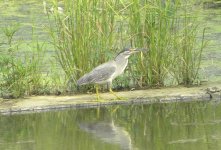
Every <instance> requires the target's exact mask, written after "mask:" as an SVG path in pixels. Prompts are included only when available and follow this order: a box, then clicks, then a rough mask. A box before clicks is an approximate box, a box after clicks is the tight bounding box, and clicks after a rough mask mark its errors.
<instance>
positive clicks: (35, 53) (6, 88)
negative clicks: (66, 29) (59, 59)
mask: <svg viewBox="0 0 221 150" xmlns="http://www.w3.org/2000/svg"><path fill="white" fill-rule="evenodd" d="M18 30H19V28H18V27H17V25H16V26H15V25H10V26H8V27H6V28H4V30H3V31H4V32H3V33H4V36H5V37H6V39H7V41H5V42H4V41H3V43H5V44H2V45H1V47H0V49H1V50H0V54H1V55H0V95H1V97H4V98H18V97H22V96H24V95H32V94H43V93H44V91H43V90H44V89H45V88H44V86H43V85H45V83H44V78H43V74H42V72H41V67H42V64H43V63H44V61H43V59H42V58H43V57H42V56H43V55H44V50H43V49H44V45H43V44H40V43H39V42H38V41H37V40H36V41H35V42H33V43H31V44H30V46H29V44H25V43H23V42H22V43H21V42H19V41H13V40H12V39H13V36H14V34H15V33H16V32H17V31H18ZM24 47H25V48H26V49H30V50H31V52H28V51H27V52H25V51H24V50H23V49H24Z"/></svg>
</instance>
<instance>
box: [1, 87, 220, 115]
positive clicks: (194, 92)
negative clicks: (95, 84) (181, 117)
mask: <svg viewBox="0 0 221 150" xmlns="http://www.w3.org/2000/svg"><path fill="white" fill-rule="evenodd" d="M220 89H221V83H210V84H208V83H207V84H204V85H201V86H197V87H189V88H187V87H180V86H179V87H169V88H162V89H148V90H135V91H124V92H117V95H118V96H120V97H122V98H123V100H115V96H113V95H111V94H110V93H101V94H100V96H101V97H102V98H103V99H104V100H100V101H97V100H96V95H95V94H84V95H73V96H30V97H26V98H23V99H16V100H15V99H14V100H3V99H0V114H14V113H29V112H39V111H49V110H59V109H66V108H91V107H100V106H108V105H131V104H147V103H166V102H177V101H181V102H182V101H193V100H211V99H218V100H220V98H221V92H220Z"/></svg>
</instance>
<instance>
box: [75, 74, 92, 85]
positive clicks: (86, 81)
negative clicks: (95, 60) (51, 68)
mask: <svg viewBox="0 0 221 150" xmlns="http://www.w3.org/2000/svg"><path fill="white" fill-rule="evenodd" d="M89 83H91V81H90V78H89V76H88V74H85V75H84V76H83V77H81V78H80V79H78V80H77V85H85V84H89Z"/></svg>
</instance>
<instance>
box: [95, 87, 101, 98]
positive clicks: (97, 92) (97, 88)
mask: <svg viewBox="0 0 221 150" xmlns="http://www.w3.org/2000/svg"><path fill="white" fill-rule="evenodd" d="M95 86H96V87H95V88H96V95H97V100H100V99H101V97H100V95H99V85H97V84H96V85H95Z"/></svg>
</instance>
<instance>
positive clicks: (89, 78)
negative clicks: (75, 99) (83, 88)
mask: <svg viewBox="0 0 221 150" xmlns="http://www.w3.org/2000/svg"><path fill="white" fill-rule="evenodd" d="M144 50H146V49H142V48H141V49H139V48H124V50H122V51H121V52H120V53H119V54H118V55H117V56H116V57H115V59H114V60H111V61H108V62H106V63H103V64H101V65H99V66H97V67H96V68H94V69H93V70H92V71H91V72H89V73H87V74H85V75H84V76H83V77H81V78H80V79H79V80H78V81H77V84H78V85H85V84H96V94H97V99H99V95H98V86H97V85H98V84H104V83H108V87H109V91H110V92H111V93H112V94H113V95H115V96H116V97H117V98H118V99H120V97H118V96H117V95H116V94H115V93H114V92H113V91H112V81H113V80H114V79H115V78H116V77H117V76H119V75H121V74H122V73H123V72H124V70H125V68H126V67H127V64H128V58H129V57H130V55H131V54H134V53H137V52H140V51H144Z"/></svg>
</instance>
